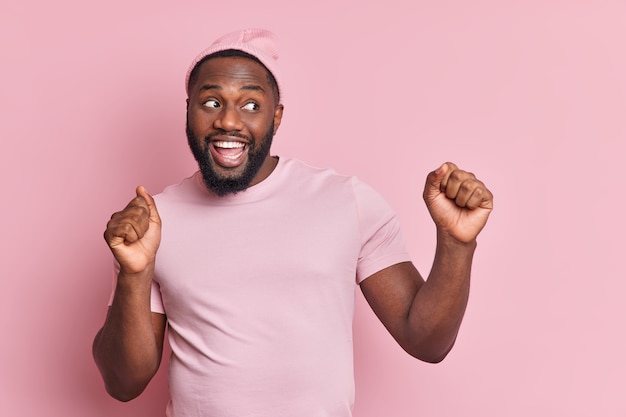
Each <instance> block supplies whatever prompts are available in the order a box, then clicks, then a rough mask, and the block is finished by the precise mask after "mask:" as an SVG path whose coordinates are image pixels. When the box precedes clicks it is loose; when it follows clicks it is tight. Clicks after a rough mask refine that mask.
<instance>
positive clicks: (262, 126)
mask: <svg viewBox="0 0 626 417" xmlns="http://www.w3.org/2000/svg"><path fill="white" fill-rule="evenodd" d="M265 71H266V70H265V69H264V68H263V67H262V66H261V65H259V64H258V63H256V62H254V61H251V60H249V59H246V58H241V57H227V58H226V57H222V58H215V59H211V60H208V61H206V62H205V63H203V64H202V66H201V68H200V71H199V76H198V80H197V82H196V83H195V84H194V85H192V86H190V90H189V99H188V102H187V115H188V120H189V123H190V127H191V128H192V130H193V131H194V134H195V136H196V137H198V138H204V137H205V136H206V135H207V134H209V133H211V132H221V133H219V134H218V135H217V136H216V137H215V139H214V140H215V141H217V142H222V143H221V144H220V143H217V142H216V143H213V142H210V143H209V144H204V143H203V144H202V146H205V147H206V146H209V147H211V146H214V147H215V149H209V152H210V155H211V156H212V158H214V160H213V162H214V166H215V169H216V171H217V172H219V173H220V175H223V176H229V175H238V173H239V172H241V171H242V169H243V167H244V166H245V164H246V149H247V147H248V145H249V142H250V141H256V140H260V139H259V138H261V137H262V133H263V132H265V131H267V129H268V127H269V126H271V123H272V122H273V123H274V132H275V131H276V130H277V129H278V127H279V126H280V121H281V119H282V114H283V106H282V105H280V104H279V103H277V102H276V95H275V94H274V93H273V91H272V88H271V86H270V85H269V82H268V79H267V73H266V72H265ZM224 132H231V133H230V134H227V133H224ZM232 132H237V133H238V134H237V135H233V134H232ZM239 133H241V136H240V135H239ZM224 142H227V143H230V145H228V144H226V145H225V144H224ZM234 142H238V144H237V147H238V149H241V153H240V154H239V153H237V155H235V156H227V157H225V156H224V155H222V154H221V153H220V150H219V149H217V148H219V147H220V146H223V147H232V146H234ZM276 163H277V160H276V159H275V158H274V157H271V156H269V155H268V156H267V157H266V159H265V161H264V163H263V164H262V167H261V169H260V170H259V171H258V173H257V174H256V176H255V177H254V179H253V181H252V184H251V185H253V184H256V183H259V182H261V181H263V180H264V179H265V178H267V177H268V176H269V175H270V174H271V172H272V171H273V170H274V168H275V166H276ZM423 197H424V201H425V202H426V205H427V207H428V210H429V212H430V215H431V217H432V219H433V221H434V222H435V225H436V227H437V249H436V253H435V259H434V261H433V266H432V269H431V272H430V274H429V276H428V280H427V281H424V279H423V278H422V277H421V275H420V274H419V272H418V271H417V269H416V268H415V267H414V266H413V264H412V263H410V262H405V263H400V264H396V265H393V266H390V267H388V268H386V269H384V270H382V271H379V272H377V273H375V274H374V275H372V276H370V277H369V278H367V279H366V280H364V281H363V282H362V283H361V290H362V292H363V295H364V296H365V298H366V300H367V301H368V303H369V304H370V306H371V307H372V309H373V311H374V312H375V314H376V315H377V316H378V317H379V319H380V320H381V322H382V323H383V324H384V326H385V327H386V328H387V329H388V330H389V332H390V333H391V335H392V336H393V337H394V339H395V340H396V341H397V342H398V343H399V344H400V346H402V348H403V349H404V350H406V351H407V352H408V353H409V354H411V355H412V356H414V357H416V358H419V359H421V360H423V361H427V362H439V361H441V360H443V358H445V356H446V355H447V354H448V352H449V351H450V349H451V348H452V346H453V345H454V342H455V340H456V336H457V334H458V331H459V327H460V325H461V321H462V319H463V315H464V312H465V308H466V306H467V300H468V295H469V286H470V271H471V264H472V258H473V254H474V250H475V248H476V237H477V236H478V234H479V233H480V231H481V230H482V228H483V227H484V225H485V223H486V221H487V218H488V217H489V214H490V212H491V210H492V208H493V196H492V194H491V192H490V191H489V190H488V189H487V188H486V187H485V185H484V184H483V183H482V182H481V181H479V180H478V179H477V178H476V177H475V176H474V175H473V174H471V173H469V172H466V171H463V170H461V169H459V168H458V167H457V166H456V165H454V164H453V163H449V162H448V163H444V164H442V165H441V166H440V167H439V168H438V169H437V170H435V171H433V172H431V173H430V174H428V176H427V179H426V185H425V187H424V193H423ZM104 237H105V240H106V242H107V243H108V245H109V247H110V249H111V251H112V252H113V255H114V256H115V258H116V259H117V261H118V262H119V264H120V273H119V275H118V283H117V286H116V290H115V296H114V299H113V303H112V305H111V307H110V309H109V312H108V314H107V318H106V321H105V323H104V326H103V327H102V329H101V330H100V331H99V332H98V334H97V335H96V338H95V340H94V345H93V354H94V358H95V361H96V364H97V365H98V367H99V369H100V372H101V374H102V376H103V379H104V381H105V386H106V388H107V391H108V392H109V393H110V394H111V395H112V396H113V397H115V398H117V399H119V400H122V401H128V400H130V399H132V398H135V397H136V396H138V395H139V394H140V393H141V392H142V391H143V390H144V389H145V387H146V386H147V384H148V383H149V381H150V380H151V379H152V377H153V376H154V374H155V373H156V371H157V370H158V368H159V364H160V362H161V357H162V353H163V339H164V334H165V325H166V317H165V315H163V314H157V313H152V312H151V311H150V286H151V282H152V278H153V271H154V265H155V260H156V256H157V251H158V247H159V243H160V239H161V219H160V217H159V213H158V209H157V207H156V204H155V202H154V200H153V199H152V197H151V196H150V195H149V194H148V193H147V192H146V190H145V189H144V188H143V187H138V188H137V190H136V197H135V198H134V199H133V200H131V202H130V203H129V204H128V205H127V206H126V208H124V209H123V210H122V211H120V212H118V213H115V214H114V215H113V216H112V217H111V220H110V221H109V223H108V224H107V229H106V231H105V233H104Z"/></svg>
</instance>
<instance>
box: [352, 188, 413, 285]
mask: <svg viewBox="0 0 626 417" xmlns="http://www.w3.org/2000/svg"><path fill="white" fill-rule="evenodd" d="M352 185H353V190H354V194H355V198H356V204H357V208H358V216H359V229H360V234H361V251H360V253H359V259H358V264H357V283H359V284H360V283H361V282H362V281H363V280H364V279H366V278H368V277H370V276H371V275H373V274H375V273H376V272H378V271H380V270H382V269H385V268H387V267H389V266H392V265H395V264H397V263H400V262H406V261H410V257H409V254H408V252H407V250H406V244H405V242H404V238H403V236H402V232H401V230H400V223H399V221H398V219H397V217H396V214H395V212H394V211H393V210H392V208H391V207H390V206H389V204H388V203H387V202H386V201H385V200H384V199H383V198H382V196H381V195H380V194H378V193H377V192H376V191H374V190H373V189H372V188H371V187H370V186H368V185H367V184H365V183H363V182H361V181H359V180H358V179H356V178H354V179H353V181H352Z"/></svg>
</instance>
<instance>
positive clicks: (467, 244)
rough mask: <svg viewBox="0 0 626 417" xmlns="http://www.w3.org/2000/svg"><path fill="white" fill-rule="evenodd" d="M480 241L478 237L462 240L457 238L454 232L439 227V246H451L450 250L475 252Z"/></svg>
mask: <svg viewBox="0 0 626 417" xmlns="http://www.w3.org/2000/svg"><path fill="white" fill-rule="evenodd" d="M477 245H478V242H477V241H476V238H474V239H472V240H470V241H461V240H459V239H457V238H455V237H454V236H453V235H452V234H450V233H448V232H447V231H446V230H443V229H441V228H437V246H438V247H445V248H449V249H450V250H459V251H468V252H471V253H473V252H474V250H475V249H476V246H477Z"/></svg>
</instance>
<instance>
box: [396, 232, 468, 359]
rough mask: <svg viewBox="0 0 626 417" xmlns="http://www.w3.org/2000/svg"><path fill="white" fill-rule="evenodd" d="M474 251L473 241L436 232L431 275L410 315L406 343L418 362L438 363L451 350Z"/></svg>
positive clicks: (462, 307) (460, 318) (461, 317)
mask: <svg viewBox="0 0 626 417" xmlns="http://www.w3.org/2000/svg"><path fill="white" fill-rule="evenodd" d="M475 249H476V242H475V241H473V242H470V243H460V242H458V241H457V240H455V239H453V238H451V237H450V236H448V235H446V234H445V233H443V232H440V231H438V233H437V249H436V253H435V259H434V261H433V266H432V269H431V272H430V274H429V275H428V279H427V281H426V282H425V283H424V284H423V285H422V286H421V288H420V289H419V291H418V292H417V294H416V295H415V298H414V300H413V303H412V305H411V310H410V312H409V322H408V323H409V328H410V329H411V331H410V332H409V333H410V334H411V342H410V343H409V344H410V346H412V347H413V349H414V351H415V353H416V355H415V356H418V357H420V359H423V360H425V361H428V362H439V361H441V360H443V358H444V357H445V356H446V355H447V353H448V352H449V351H450V349H452V346H453V345H454V342H455V340H456V336H457V334H458V331H459V328H460V326H461V322H462V320H463V315H464V314H465V309H466V307H467V301H468V297H469V289H470V273H471V267H472V259H473V255H474V251H475Z"/></svg>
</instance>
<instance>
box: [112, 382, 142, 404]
mask: <svg viewBox="0 0 626 417" xmlns="http://www.w3.org/2000/svg"><path fill="white" fill-rule="evenodd" d="M146 386H147V384H135V385H133V386H123V385H121V384H111V383H105V385H104V387H105V389H106V392H107V393H108V394H109V395H110V396H111V397H113V398H115V399H116V400H118V401H121V402H128V401H131V400H134V399H135V398H137V397H139V395H141V393H142V392H143V391H144V390H145V389H146Z"/></svg>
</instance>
